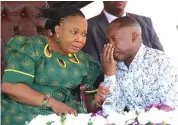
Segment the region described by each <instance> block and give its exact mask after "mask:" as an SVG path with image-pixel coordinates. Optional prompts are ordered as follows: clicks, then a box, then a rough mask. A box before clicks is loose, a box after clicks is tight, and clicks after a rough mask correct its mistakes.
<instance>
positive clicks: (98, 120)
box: [91, 115, 107, 125]
mask: <svg viewBox="0 0 178 125" xmlns="http://www.w3.org/2000/svg"><path fill="white" fill-rule="evenodd" d="M91 122H92V123H93V125H105V124H107V120H106V119H105V118H104V117H102V116H100V115H96V116H93V117H91Z"/></svg>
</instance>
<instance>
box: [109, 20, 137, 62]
mask: <svg viewBox="0 0 178 125" xmlns="http://www.w3.org/2000/svg"><path fill="white" fill-rule="evenodd" d="M118 25H119V24H118V23H113V24H110V25H109V26H108V28H107V31H106V39H107V41H108V42H109V43H110V44H112V45H113V47H114V55H113V56H114V59H115V60H116V61H126V60H127V59H129V58H131V56H132V55H133V53H132V52H133V48H134V44H133V42H132V32H131V29H130V28H129V27H123V28H119V27H118Z"/></svg>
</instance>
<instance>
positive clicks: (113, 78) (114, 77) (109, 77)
mask: <svg viewBox="0 0 178 125" xmlns="http://www.w3.org/2000/svg"><path fill="white" fill-rule="evenodd" d="M104 81H111V82H112V84H115V82H116V75H112V76H106V75H104Z"/></svg>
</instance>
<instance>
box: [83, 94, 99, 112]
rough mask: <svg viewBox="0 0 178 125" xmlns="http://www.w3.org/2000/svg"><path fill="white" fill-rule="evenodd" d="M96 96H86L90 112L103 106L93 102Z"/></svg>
mask: <svg viewBox="0 0 178 125" xmlns="http://www.w3.org/2000/svg"><path fill="white" fill-rule="evenodd" d="M93 99H95V96H93V95H91V96H89V95H87V96H86V105H87V111H88V112H89V113H90V112H97V111H98V110H101V106H98V105H97V104H96V102H93V101H95V100H93Z"/></svg>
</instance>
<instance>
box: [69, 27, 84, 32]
mask: <svg viewBox="0 0 178 125" xmlns="http://www.w3.org/2000/svg"><path fill="white" fill-rule="evenodd" d="M72 30H77V31H79V30H80V29H79V28H72ZM84 32H87V30H84Z"/></svg>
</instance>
